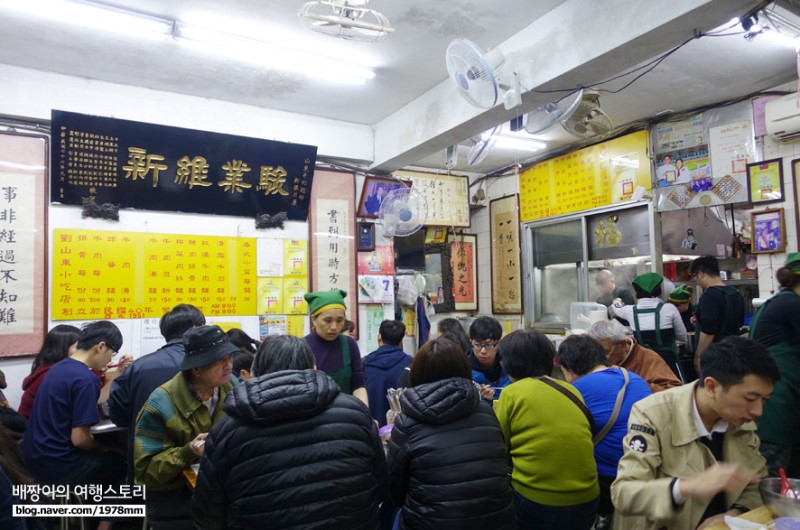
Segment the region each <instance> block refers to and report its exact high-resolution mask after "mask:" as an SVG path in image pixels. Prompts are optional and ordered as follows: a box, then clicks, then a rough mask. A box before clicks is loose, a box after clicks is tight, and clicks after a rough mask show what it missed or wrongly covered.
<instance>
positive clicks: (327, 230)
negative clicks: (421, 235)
mask: <svg viewBox="0 0 800 530" xmlns="http://www.w3.org/2000/svg"><path fill="white" fill-rule="evenodd" d="M355 230H356V223H355V175H354V174H353V173H344V172H338V171H315V173H314V184H313V187H312V189H311V211H310V212H309V231H310V234H311V237H310V244H311V266H312V267H311V268H312V270H311V290H312V291H329V290H332V289H342V290H343V291H347V298H346V299H345V302H346V304H347V312H346V315H347V318H348V319H350V320H352V321H353V322H354V323H355V324H356V330H358V287H357V282H356V241H355Z"/></svg>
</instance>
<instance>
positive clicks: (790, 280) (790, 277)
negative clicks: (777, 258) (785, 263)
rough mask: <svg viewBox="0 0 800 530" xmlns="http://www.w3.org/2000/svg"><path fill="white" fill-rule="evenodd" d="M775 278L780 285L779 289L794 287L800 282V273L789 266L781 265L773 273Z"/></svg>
mask: <svg viewBox="0 0 800 530" xmlns="http://www.w3.org/2000/svg"><path fill="white" fill-rule="evenodd" d="M775 279H776V280H778V283H779V284H780V286H781V289H794V288H795V287H797V285H798V284H800V274H795V273H794V272H793V271H792V269H790V268H789V267H781V268H780V269H778V272H776V273H775Z"/></svg>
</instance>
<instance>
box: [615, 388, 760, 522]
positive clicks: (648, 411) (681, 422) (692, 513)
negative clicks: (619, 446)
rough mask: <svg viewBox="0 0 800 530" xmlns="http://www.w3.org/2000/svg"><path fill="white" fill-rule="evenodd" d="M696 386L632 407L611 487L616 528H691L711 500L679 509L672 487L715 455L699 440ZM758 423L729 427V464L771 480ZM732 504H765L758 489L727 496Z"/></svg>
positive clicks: (726, 444) (689, 502)
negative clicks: (614, 478) (760, 443)
mask: <svg viewBox="0 0 800 530" xmlns="http://www.w3.org/2000/svg"><path fill="white" fill-rule="evenodd" d="M694 388H695V384H694V383H690V384H687V385H683V386H681V387H678V388H673V389H670V390H665V391H664V392H659V393H658V394H653V395H652V396H649V397H646V398H645V399H643V400H641V401H639V402H638V403H636V404H635V405H634V406H633V409H632V410H631V414H630V419H629V420H628V434H627V435H626V436H625V439H624V440H623V446H624V453H623V455H622V459H621V460H620V462H619V468H618V472H617V479H616V480H615V481H614V483H613V484H612V485H611V500H612V501H613V503H614V508H615V510H616V514H615V515H614V528H615V530H645V529H647V530H660V529H670V530H692V529H694V528H696V527H697V525H698V524H700V522H701V521H700V518H701V517H702V515H703V512H704V511H705V509H706V506H708V503H709V502H710V500H711V499H707V500H697V499H688V500H687V501H686V503H684V504H683V506H680V507H678V508H677V509H675V508H674V507H673V504H672V492H671V490H670V486H671V483H672V480H673V479H674V478H676V477H690V476H694V475H697V474H699V473H701V472H702V471H703V470H704V469H706V468H707V467H709V466H711V465H712V464H713V463H714V462H715V459H714V456H713V455H712V454H711V451H710V450H709V449H708V448H707V447H706V446H705V445H703V444H702V443H700V441H699V440H698V438H699V436H700V435H699V434H698V433H697V428H696V427H695V424H694V417H693V412H692V407H693V400H694V395H693V392H694ZM758 446H759V440H758V437H757V436H756V425H755V423H752V422H751V423H747V424H745V425H742V426H741V427H734V426H730V427H729V428H728V431H727V432H726V433H725V438H724V441H723V446H722V451H723V455H724V460H725V461H726V462H731V463H739V464H741V465H743V466H746V467H748V468H751V469H757V470H759V475H760V476H761V477H764V476H766V474H767V470H766V467H765V461H764V458H763V457H762V456H761V455H760V454H759V452H758ZM726 501H727V505H728V506H729V507H730V506H731V505H733V504H740V505H742V506H745V507H747V508H749V509H753V508H757V507H759V506H761V505H762V502H761V496H760V495H759V492H758V485H757V484H753V485H749V486H748V487H747V488H745V489H744V490H740V491H729V492H727V493H726Z"/></svg>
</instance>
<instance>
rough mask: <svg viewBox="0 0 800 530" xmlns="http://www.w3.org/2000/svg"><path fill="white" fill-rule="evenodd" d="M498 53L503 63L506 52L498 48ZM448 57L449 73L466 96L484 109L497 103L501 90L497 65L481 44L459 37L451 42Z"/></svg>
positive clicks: (469, 100)
mask: <svg viewBox="0 0 800 530" xmlns="http://www.w3.org/2000/svg"><path fill="white" fill-rule="evenodd" d="M498 54H499V55H498ZM494 55H495V56H496V57H497V56H499V57H500V63H502V53H501V52H500V51H499V50H497V52H496V53H495V54H494ZM445 59H446V63H447V73H448V74H449V75H450V78H451V79H453V81H454V82H455V83H456V86H457V87H458V91H459V93H460V94H461V95H462V96H463V97H464V99H466V100H467V101H468V102H469V103H470V104H472V105H474V106H476V107H479V108H484V109H489V108H492V107H493V106H495V105H496V104H497V101H498V99H499V97H500V94H499V90H498V83H497V79H496V78H495V73H494V67H493V66H492V64H491V63H490V61H489V59H488V58H487V56H486V55H484V54H483V52H481V50H480V48H478V47H477V46H476V45H475V44H474V43H472V42H471V41H469V40H467V39H456V40H454V41H453V42H451V43H450V45H449V46H447V52H446V54H445Z"/></svg>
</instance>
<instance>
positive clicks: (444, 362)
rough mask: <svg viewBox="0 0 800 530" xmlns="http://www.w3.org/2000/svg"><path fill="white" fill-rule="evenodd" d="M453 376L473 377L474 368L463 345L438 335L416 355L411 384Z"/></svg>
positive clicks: (410, 378)
mask: <svg viewBox="0 0 800 530" xmlns="http://www.w3.org/2000/svg"><path fill="white" fill-rule="evenodd" d="M451 377H463V378H464V379H472V369H471V368H470V367H469V362H468V361H467V356H466V355H464V352H463V350H462V349H461V346H459V345H458V344H456V343H455V342H453V341H452V340H448V339H445V338H444V337H438V338H436V339H433V340H429V341H428V342H426V343H425V344H423V345H422V347H421V348H420V349H419V350H418V351H417V353H416V355H414V360H413V361H412V362H411V372H410V373H409V383H410V384H411V386H417V385H424V384H425V383H433V382H434V381H441V380H442V379H449V378H451Z"/></svg>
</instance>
